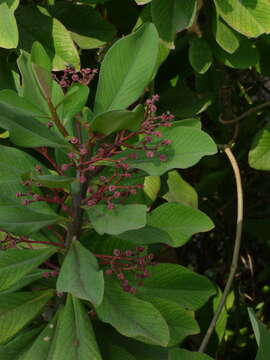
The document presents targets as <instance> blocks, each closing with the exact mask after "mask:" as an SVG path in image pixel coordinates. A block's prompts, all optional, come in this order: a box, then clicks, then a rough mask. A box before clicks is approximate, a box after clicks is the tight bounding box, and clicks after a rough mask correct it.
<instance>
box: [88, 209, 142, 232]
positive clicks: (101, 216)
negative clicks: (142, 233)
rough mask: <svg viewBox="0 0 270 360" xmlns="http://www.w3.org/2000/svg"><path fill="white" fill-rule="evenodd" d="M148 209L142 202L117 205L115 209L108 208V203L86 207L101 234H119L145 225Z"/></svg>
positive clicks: (94, 225) (93, 224)
mask: <svg viewBox="0 0 270 360" xmlns="http://www.w3.org/2000/svg"><path fill="white" fill-rule="evenodd" d="M146 210H147V208H146V206H145V205H141V204H130V205H115V208H114V209H108V207H107V205H95V206H93V207H91V208H90V209H89V208H88V209H86V211H87V215H88V218H89V220H90V221H91V224H92V226H93V228H94V229H95V230H96V232H98V233H99V234H100V235H103V234H104V233H105V234H111V235H118V234H121V233H122V232H125V231H128V230H133V229H139V228H141V227H143V226H145V224H146ZM130 214H132V216H130Z"/></svg>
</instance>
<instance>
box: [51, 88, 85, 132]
mask: <svg viewBox="0 0 270 360" xmlns="http://www.w3.org/2000/svg"><path fill="white" fill-rule="evenodd" d="M88 95H89V87H88V86H86V85H82V84H80V83H74V84H73V85H72V86H71V87H70V88H69V89H68V91H67V92H66V94H65V97H64V98H63V99H62V100H61V102H60V103H59V104H57V105H56V107H58V106H59V105H60V104H61V107H62V109H61V110H62V111H61V114H60V115H59V116H60V119H61V120H62V122H63V124H64V125H66V124H68V122H69V121H70V120H71V119H72V118H73V117H74V116H75V115H76V114H77V113H79V112H80V111H81V110H82V108H83V107H84V105H85V103H86V101H87V99H88Z"/></svg>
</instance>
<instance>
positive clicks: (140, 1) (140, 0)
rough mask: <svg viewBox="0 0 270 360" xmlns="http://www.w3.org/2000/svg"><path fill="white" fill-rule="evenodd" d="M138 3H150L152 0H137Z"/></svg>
mask: <svg viewBox="0 0 270 360" xmlns="http://www.w3.org/2000/svg"><path fill="white" fill-rule="evenodd" d="M135 1H136V4H137V5H145V4H148V3H150V2H151V1H152V0H135Z"/></svg>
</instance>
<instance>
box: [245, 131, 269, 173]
mask: <svg viewBox="0 0 270 360" xmlns="http://www.w3.org/2000/svg"><path fill="white" fill-rule="evenodd" d="M248 163H249V165H250V166H251V167H252V168H253V169H257V170H270V125H266V126H265V127H264V128H263V129H262V130H260V131H259V132H258V133H257V135H255V137H254V139H253V142H252V145H251V150H250V151H249V154H248Z"/></svg>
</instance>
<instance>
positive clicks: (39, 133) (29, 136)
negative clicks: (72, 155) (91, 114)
mask: <svg viewBox="0 0 270 360" xmlns="http://www.w3.org/2000/svg"><path fill="white" fill-rule="evenodd" d="M0 126H1V127H2V128H4V129H6V130H8V131H9V132H10V139H11V141H12V142H14V144H16V145H18V146H22V147H39V146H49V147H60V148H63V147H64V148H66V147H69V144H68V143H67V142H66V141H65V140H64V139H63V138H61V137H60V136H57V135H56V133H54V132H51V131H50V129H48V128H47V127H46V125H45V124H41V123H40V122H39V121H37V120H36V119H35V117H34V116H33V114H32V113H30V112H28V111H26V110H22V109H19V108H14V107H13V106H10V105H9V104H7V103H4V102H3V101H0Z"/></svg>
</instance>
